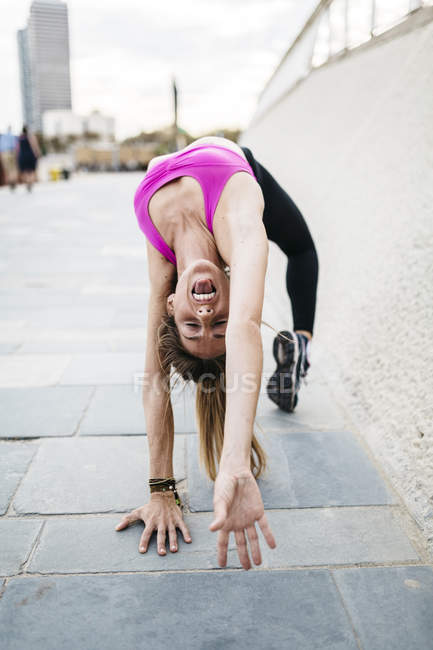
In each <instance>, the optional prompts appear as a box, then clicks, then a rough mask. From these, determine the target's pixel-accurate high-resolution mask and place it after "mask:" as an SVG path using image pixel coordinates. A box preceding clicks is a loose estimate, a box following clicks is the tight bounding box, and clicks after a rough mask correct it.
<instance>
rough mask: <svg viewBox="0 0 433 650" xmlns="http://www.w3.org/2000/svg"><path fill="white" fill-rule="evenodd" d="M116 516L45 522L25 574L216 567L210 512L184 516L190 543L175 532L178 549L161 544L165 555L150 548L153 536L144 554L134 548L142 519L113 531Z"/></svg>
mask: <svg viewBox="0 0 433 650" xmlns="http://www.w3.org/2000/svg"><path fill="white" fill-rule="evenodd" d="M122 516H123V515H122V514H117V515H109V516H101V517H81V518H75V517H74V518H72V517H65V518H63V517H62V518H58V519H57V518H56V519H49V520H47V522H46V524H45V527H44V530H43V533H42V536H41V539H40V542H39V544H38V548H37V550H36V552H35V555H34V556H33V557H32V561H31V564H30V565H29V567H28V568H27V571H28V572H30V573H33V572H34V573H104V572H116V571H179V570H185V569H189V570H195V569H218V568H219V567H218V563H217V553H216V544H217V535H216V534H215V533H212V532H211V531H210V530H209V524H210V523H211V517H210V515H202V514H198V515H190V514H186V515H185V517H184V519H185V522H186V524H187V526H188V527H189V532H190V533H191V538H192V540H193V541H192V542H191V543H190V544H187V543H186V542H184V541H183V536H182V533H181V532H180V530H177V540H178V547H179V550H178V551H177V552H176V553H172V552H170V550H169V545H168V540H167V543H166V549H167V555H165V556H163V557H161V556H160V555H158V554H157V550H156V533H154V534H153V536H152V539H151V543H150V544H149V549H148V551H147V553H140V552H139V550H138V545H139V541H140V538H141V535H142V533H143V530H144V524H143V522H138V523H136V524H134V525H132V526H128V528H125V529H124V530H122V531H116V530H114V529H115V526H116V524H118V523H119V521H120V520H121V519H122ZM227 566H228V567H229V568H240V566H241V565H240V562H239V558H238V554H237V550H236V544H235V542H234V538H233V539H231V543H230V546H229V554H228V564H227Z"/></svg>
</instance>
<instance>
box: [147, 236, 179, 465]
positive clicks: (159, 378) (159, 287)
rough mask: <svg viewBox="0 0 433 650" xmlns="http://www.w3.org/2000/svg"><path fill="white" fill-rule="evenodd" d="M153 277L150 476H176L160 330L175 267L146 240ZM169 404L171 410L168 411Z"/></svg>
mask: <svg viewBox="0 0 433 650" xmlns="http://www.w3.org/2000/svg"><path fill="white" fill-rule="evenodd" d="M146 247H147V259H148V269H149V280H150V296H149V303H148V317H147V337H146V360H145V367H144V378H143V406H144V412H145V416H146V426H147V437H148V441H149V478H156V477H166V476H173V460H172V457H173V443H174V422H173V410H172V407H171V402H170V400H169V401H168V404H167V397H168V392H167V391H168V390H169V377H168V376H167V375H165V374H164V373H163V371H162V369H161V367H160V364H159V359H158V340H157V331H158V327H159V325H160V324H161V320H162V317H163V316H164V315H166V313H167V312H166V300H167V296H168V295H169V293H170V292H171V289H172V285H173V279H174V274H175V271H174V267H173V265H172V264H170V263H169V262H167V260H165V259H162V255H161V254H160V253H159V252H158V251H157V250H155V248H154V247H153V246H152V245H151V244H150V243H149V242H148V241H146ZM166 405H167V410H166Z"/></svg>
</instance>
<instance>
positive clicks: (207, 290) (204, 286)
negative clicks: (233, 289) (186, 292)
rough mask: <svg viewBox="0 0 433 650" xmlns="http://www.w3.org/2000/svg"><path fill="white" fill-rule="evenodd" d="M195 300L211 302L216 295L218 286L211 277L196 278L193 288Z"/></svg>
mask: <svg viewBox="0 0 433 650" xmlns="http://www.w3.org/2000/svg"><path fill="white" fill-rule="evenodd" d="M191 293H192V296H193V298H194V300H197V301H198V302H209V301H210V300H212V299H213V298H215V296H216V288H215V286H214V285H213V284H212V282H211V281H210V280H209V279H206V280H196V281H195V282H194V284H193V285H192V290H191Z"/></svg>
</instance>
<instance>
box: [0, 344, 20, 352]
mask: <svg viewBox="0 0 433 650" xmlns="http://www.w3.org/2000/svg"><path fill="white" fill-rule="evenodd" d="M17 349H18V343H0V354H12V353H13V352H15V350H17Z"/></svg>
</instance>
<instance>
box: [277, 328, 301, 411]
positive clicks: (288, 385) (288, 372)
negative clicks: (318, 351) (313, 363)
mask: <svg viewBox="0 0 433 650" xmlns="http://www.w3.org/2000/svg"><path fill="white" fill-rule="evenodd" d="M307 344H308V339H307V337H306V336H304V335H303V334H297V333H295V332H289V331H288V330H282V331H281V332H278V334H277V336H276V337H275V339H274V344H273V355H274V359H275V361H276V362H277V369H276V370H275V372H274V374H273V375H272V377H271V378H270V380H269V382H268V385H267V387H266V391H267V393H268V396H269V399H271V400H272V401H273V402H275V404H276V405H277V406H279V408H280V409H282V410H283V411H286V412H287V413H292V411H293V410H294V409H295V407H296V404H297V403H298V391H299V388H300V387H301V378H302V377H305V376H306V374H307V371H308V368H309V367H310V363H309V361H308V354H307Z"/></svg>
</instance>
